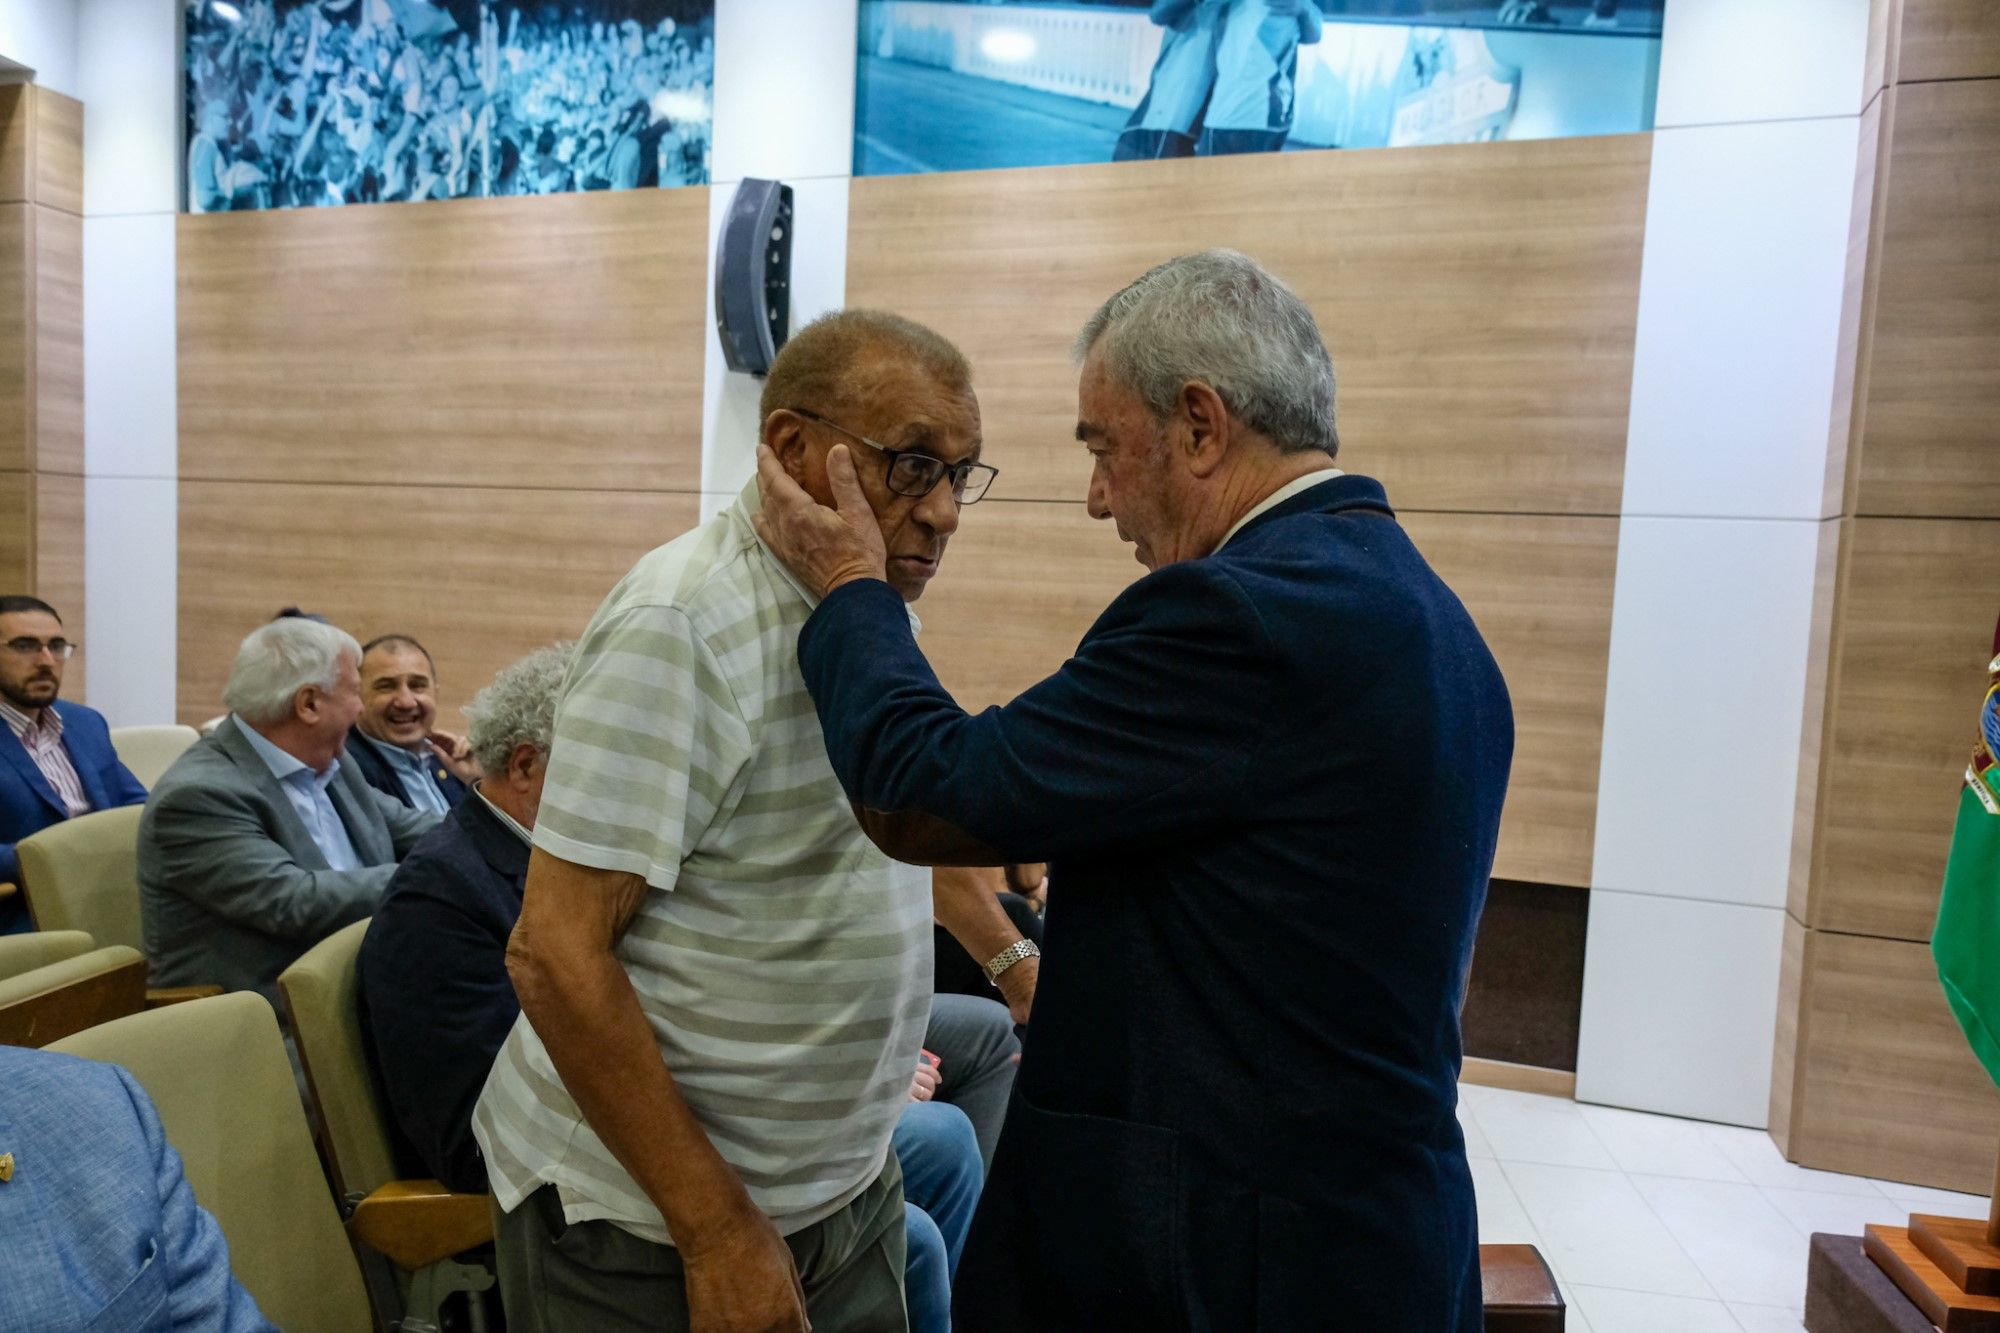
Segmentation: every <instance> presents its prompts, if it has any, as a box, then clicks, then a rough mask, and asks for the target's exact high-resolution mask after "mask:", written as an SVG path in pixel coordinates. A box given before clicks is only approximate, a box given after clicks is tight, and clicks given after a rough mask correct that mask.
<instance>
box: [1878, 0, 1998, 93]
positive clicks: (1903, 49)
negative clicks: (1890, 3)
mask: <svg viewBox="0 0 2000 1333" xmlns="http://www.w3.org/2000/svg"><path fill="white" fill-rule="evenodd" d="M1900 6H1901V9H1902V25H1903V26H1902V35H1901V41H1900V43H1899V48H1900V49H1899V50H1898V52H1897V61H1896V77H1897V78H1898V79H1900V80H1902V81H1903V82H1905V83H1923V82H1929V81H1932V80H1935V79H1992V78H2000V5H1995V4H1994V3H1993V0H1900Z"/></svg>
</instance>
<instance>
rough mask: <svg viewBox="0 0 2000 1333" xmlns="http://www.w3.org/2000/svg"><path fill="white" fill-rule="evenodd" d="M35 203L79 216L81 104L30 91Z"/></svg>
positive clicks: (38, 90) (46, 91) (43, 90)
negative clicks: (32, 109) (32, 115)
mask: <svg viewBox="0 0 2000 1333" xmlns="http://www.w3.org/2000/svg"><path fill="white" fill-rule="evenodd" d="M33 104H34V125H33V128H34V136H35V142H34V179H33V181H32V188H33V190H34V199H35V202H36V203H38V204H40V205H42V206H43V207H44V208H53V209H58V210H60V211H61V212H64V213H74V214H77V215H78V216H81V215H82V213H83V103H81V102H79V101H77V100H76V99H75V98H74V97H65V96H63V95H62V94H61V93H58V92H51V91H50V90H49V89H47V88H41V87H37V88H35V89H34V90H33Z"/></svg>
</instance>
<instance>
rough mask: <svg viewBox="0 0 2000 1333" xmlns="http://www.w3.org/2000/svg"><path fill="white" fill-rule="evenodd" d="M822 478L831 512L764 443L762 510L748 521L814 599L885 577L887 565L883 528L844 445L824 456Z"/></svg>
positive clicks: (759, 475) (760, 475)
mask: <svg viewBox="0 0 2000 1333" xmlns="http://www.w3.org/2000/svg"><path fill="white" fill-rule="evenodd" d="M826 479H827V485H828V486H830V487H831V488H832V490H833V498H834V506H835V507H834V508H832V509H829V508H827V507H826V506H824V505H821V504H819V503H817V502H815V501H814V500H813V498H812V497H811V496H810V495H807V494H806V492H805V490H804V489H803V488H802V487H801V486H800V485H799V484H798V483H797V482H795V481H793V480H792V479H791V477H790V476H789V475H788V474H787V473H786V472H785V469H784V466H783V464H781V463H779V462H778V456H777V454H775V453H773V452H772V451H771V449H770V447H769V446H768V445H762V444H760V445H758V446H757V490H758V492H759V494H761V495H762V496H763V510H762V512H760V513H758V514H756V515H754V516H753V517H752V519H751V522H752V523H753V524H754V525H755V526H756V529H757V535H758V536H759V537H761V538H763V540H764V544H765V545H766V546H768V547H770V548H771V551H772V553H773V554H774V555H776V556H777V557H778V559H779V560H781V561H783V562H784V564H785V567H786V568H788V569H790V570H791V571H792V573H793V574H795V575H797V576H798V579H799V581H800V582H801V583H803V584H805V585H806V588H807V589H808V590H809V591H811V592H812V593H813V594H814V595H815V596H818V597H824V596H826V595H827V594H828V593H830V592H832V591H833V590H834V589H835V588H838V587H839V586H840V585H841V584H843V583H852V582H853V581H854V580H856V579H886V578H887V570H888V563H889V557H888V551H887V550H886V548H885V547H884V546H883V545H882V530H881V528H880V527H879V526H878V525H877V524H876V521H875V511H874V509H873V508H872V507H871V506H870V505H869V503H868V496H867V494H866V492H864V491H863V490H862V489H861V479H860V478H859V477H858V476H856V475H855V471H854V458H853V456H852V455H851V454H850V453H849V452H848V450H847V446H846V445H844V444H837V445H835V446H834V447H833V449H832V450H831V451H830V452H829V453H828V454H827V456H826Z"/></svg>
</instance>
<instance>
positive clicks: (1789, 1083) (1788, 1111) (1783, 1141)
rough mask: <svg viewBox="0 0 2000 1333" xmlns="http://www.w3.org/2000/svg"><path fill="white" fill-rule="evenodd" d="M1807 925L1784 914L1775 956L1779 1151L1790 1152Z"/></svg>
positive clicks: (1774, 1128)
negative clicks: (1778, 948)
mask: <svg viewBox="0 0 2000 1333" xmlns="http://www.w3.org/2000/svg"><path fill="white" fill-rule="evenodd" d="M1805 969H1806V928H1805V927H1804V926H1803V925H1801V924H1800V923H1799V919H1798V918H1797V917H1795V916H1791V915H1789V914H1788V915H1787V916H1786V917H1785V940H1784V944H1783V945H1782V946H1781V952H1780V953H1779V956H1778V1027H1777V1037H1776V1040H1775V1044H1774V1045H1773V1046H1772V1049H1771V1115H1770V1127H1771V1139H1772V1141H1773V1142H1775V1143H1776V1144H1777V1145H1778V1151H1779V1152H1781V1153H1784V1154H1785V1156H1786V1157H1790V1156H1791V1155H1792V1151H1791V1137H1792V1107H1793V1105H1794V1103H1795V1101H1796V1094H1797V1081H1798V1072H1799V1062H1798V1049H1799V1034H1800V1032H1801V1031H1802V1030H1803V1029H1802V1028H1801V1027H1800V1017H1801V1015H1800V1012H1799V1007H1800V1001H1801V1000H1803V999H1804V987H1805Z"/></svg>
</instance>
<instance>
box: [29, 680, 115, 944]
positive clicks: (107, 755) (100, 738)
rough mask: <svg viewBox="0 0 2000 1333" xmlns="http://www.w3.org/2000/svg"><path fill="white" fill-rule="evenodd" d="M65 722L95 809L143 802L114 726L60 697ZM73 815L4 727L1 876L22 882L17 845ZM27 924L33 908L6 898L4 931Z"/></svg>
mask: <svg viewBox="0 0 2000 1333" xmlns="http://www.w3.org/2000/svg"><path fill="white" fill-rule="evenodd" d="M51 707H53V708H54V709H55V710H56V713H57V715H58V716H60V717H61V718H62V724H63V748H64V749H66V750H68V751H69V759H70V762H71V763H72V764H74V765H76V775H77V777H78V778H80V779H82V781H83V794H84V796H85V797H86V798H88V799H89V801H90V808H91V809H92V810H110V809H114V808H115V807H117V806H121V805H138V804H140V803H141V802H143V801H144V800H145V799H146V789H145V788H144V787H143V786H141V785H140V784H139V779H137V778H135V777H133V776H132V774H131V773H130V772H129V771H128V770H127V769H126V767H125V765H123V764H121V763H119V762H118V752H117V751H116V750H114V749H112V748H111V728H110V727H108V726H106V725H105V722H104V715H103V714H102V713H100V712H98V711H97V710H96V709H94V708H86V707H84V706H83V705H82V704H73V703H69V702H68V701H66V700H62V699H58V700H56V701H55V703H54V704H52V705H51ZM68 818H69V812H68V810H67V809H65V808H64V806H63V803H62V798H61V797H60V796H57V795H56V789H55V788H54V787H52V786H50V785H49V780H48V779H47V778H45V777H43V776H42V770H41V769H39V768H37V767H35V761H34V758H33V756H31V755H30V754H29V753H28V749H27V747H26V746H24V745H22V744H21V740H20V738H19V737H18V736H16V735H15V734H14V730H13V728H11V727H6V726H0V880H5V881H8V882H10V883H14V884H18V883H20V882H21V862H20V858H18V857H17V856H15V855H14V844H15V843H17V842H19V841H20V840H21V839H23V838H25V837H27V836H28V835H29V834H31V833H40V832H41V831H42V830H43V829H45V828H47V827H48V826H49V825H51V824H59V823H61V822H62V821H63V820H65V819H68ZM26 928H27V913H26V911H24V910H23V909H22V906H21V898H20V896H19V895H18V894H16V895H15V896H13V897H11V898H0V935H4V934H6V933H8V932H9V931H12V930H24V929H26Z"/></svg>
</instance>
